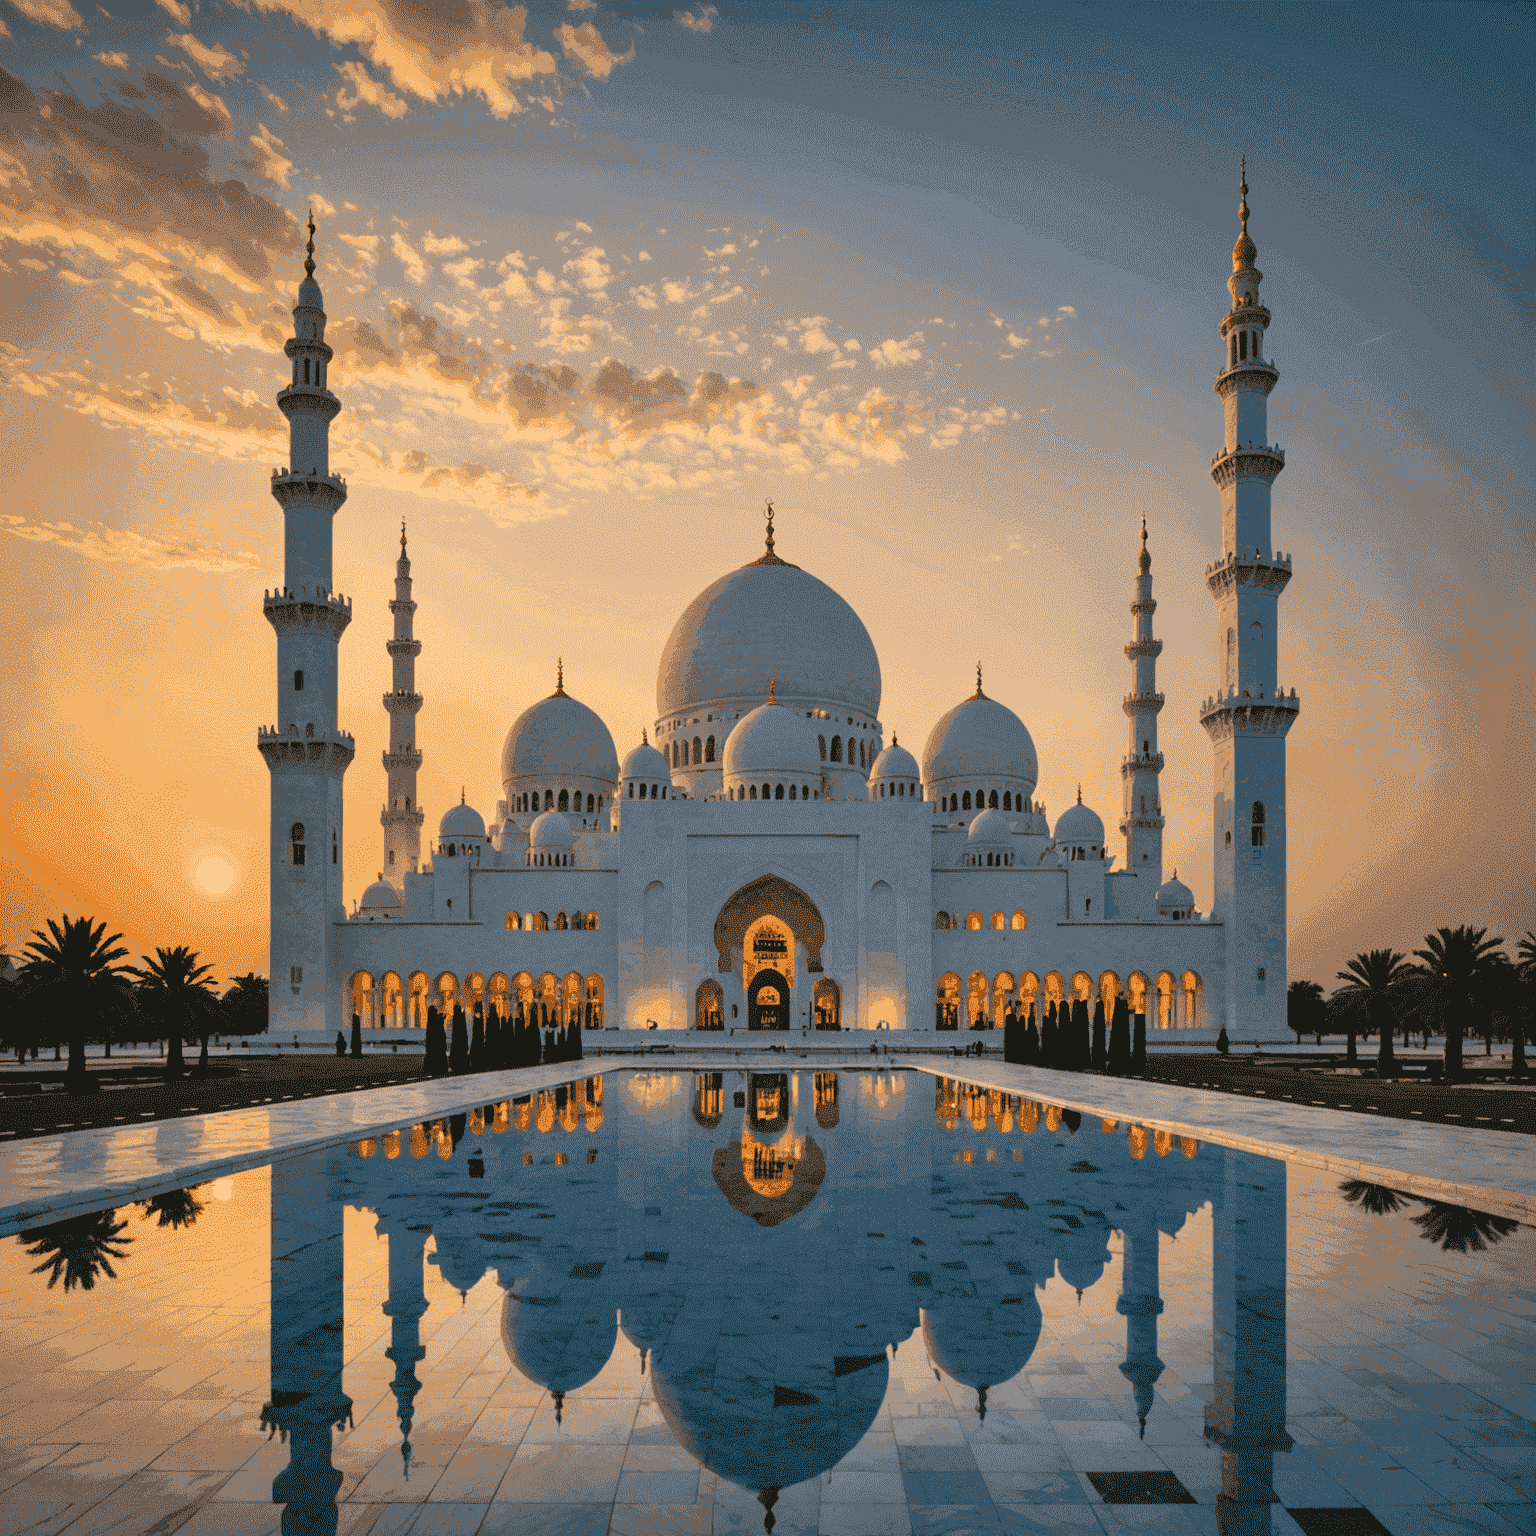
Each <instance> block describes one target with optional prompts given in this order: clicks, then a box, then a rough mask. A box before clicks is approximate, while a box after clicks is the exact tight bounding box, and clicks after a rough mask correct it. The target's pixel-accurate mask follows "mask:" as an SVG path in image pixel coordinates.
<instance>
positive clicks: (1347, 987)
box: [1333, 949, 1413, 1077]
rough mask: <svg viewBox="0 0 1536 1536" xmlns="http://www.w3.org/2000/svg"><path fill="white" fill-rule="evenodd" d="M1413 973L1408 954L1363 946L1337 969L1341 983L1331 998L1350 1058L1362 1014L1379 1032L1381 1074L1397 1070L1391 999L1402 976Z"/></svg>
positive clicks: (1378, 1052) (1369, 1024)
mask: <svg viewBox="0 0 1536 1536" xmlns="http://www.w3.org/2000/svg"><path fill="white" fill-rule="evenodd" d="M1412 974H1413V967H1412V966H1411V965H1409V964H1408V957H1407V955H1404V954H1400V953H1399V952H1398V951H1397V950H1395V949H1371V950H1366V951H1364V952H1363V953H1361V954H1358V955H1356V956H1355V958H1354V959H1353V960H1351V961H1350V962H1349V963H1348V964H1347V965H1346V966H1345V967H1344V969H1343V970H1342V971H1340V972H1339V980H1340V981H1342V982H1343V983H1344V985H1343V986H1342V987H1340V988H1339V989H1338V990H1337V991H1336V992H1335V993H1334V994H1333V1001H1334V1004H1335V1006H1336V1007H1337V1008H1338V1010H1339V1012H1340V1013H1341V1014H1342V1015H1343V1016H1344V1021H1345V1023H1346V1025H1347V1027H1348V1029H1349V1060H1350V1061H1353V1060H1354V1059H1355V1030H1356V1028H1357V1027H1358V1025H1359V1021H1360V1018H1361V1016H1362V1015H1363V1016H1364V1018H1365V1020H1366V1023H1367V1024H1368V1026H1369V1027H1370V1028H1372V1029H1374V1030H1376V1031H1378V1033H1379V1037H1380V1038H1379V1043H1378V1045H1377V1047H1376V1070H1377V1072H1378V1073H1380V1075H1381V1076H1382V1077H1392V1076H1394V1075H1395V1074H1396V1072H1397V1062H1396V1059H1395V1058H1394V1057H1393V1055H1392V1034H1393V1031H1394V1030H1395V1029H1396V1028H1397V1013H1396V1008H1395V1007H1394V1003H1395V1001H1396V997H1397V993H1398V991H1399V989H1400V988H1401V986H1402V983H1403V981H1404V979H1405V978H1406V977H1408V976H1410V975H1412Z"/></svg>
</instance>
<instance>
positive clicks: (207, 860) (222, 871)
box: [192, 853, 238, 896]
mask: <svg viewBox="0 0 1536 1536" xmlns="http://www.w3.org/2000/svg"><path fill="white" fill-rule="evenodd" d="M237 873H238V871H237V870H236V869H235V866H234V864H233V863H232V862H231V861H230V859H229V858H228V857H227V856H226V855H224V854H222V853H205V854H204V855H203V856H202V857H201V858H200V859H199V860H198V861H197V864H196V867H195V868H194V869H193V871H192V883H193V885H195V886H196V887H197V888H198V890H200V891H202V892H203V894H204V895H206V896H226V895H228V894H229V891H230V889H231V887H232V886H233V885H234V883H235V876H236V874H237Z"/></svg>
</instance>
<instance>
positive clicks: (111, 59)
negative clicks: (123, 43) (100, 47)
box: [91, 53, 128, 69]
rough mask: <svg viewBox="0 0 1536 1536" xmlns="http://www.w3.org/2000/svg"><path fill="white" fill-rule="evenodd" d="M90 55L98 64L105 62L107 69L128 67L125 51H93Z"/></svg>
mask: <svg viewBox="0 0 1536 1536" xmlns="http://www.w3.org/2000/svg"><path fill="white" fill-rule="evenodd" d="M91 57H92V58H93V59H95V60H96V62H97V63H98V64H105V65H106V66H107V68H108V69H127V68H128V55H127V54H126V53H93V54H92V55H91Z"/></svg>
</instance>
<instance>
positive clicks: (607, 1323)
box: [501, 1263, 618, 1393]
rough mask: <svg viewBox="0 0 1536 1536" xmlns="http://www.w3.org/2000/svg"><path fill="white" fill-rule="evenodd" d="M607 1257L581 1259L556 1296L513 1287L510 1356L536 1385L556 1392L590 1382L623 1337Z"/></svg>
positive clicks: (505, 1327) (507, 1304) (505, 1316)
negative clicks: (597, 1260)
mask: <svg viewBox="0 0 1536 1536" xmlns="http://www.w3.org/2000/svg"><path fill="white" fill-rule="evenodd" d="M603 1268H604V1266H603V1265H602V1264H601V1263H595V1264H578V1265H576V1266H574V1269H573V1272H572V1274H571V1276H570V1277H569V1278H567V1279H565V1280H563V1281H562V1282H561V1284H560V1289H559V1291H558V1293H557V1294H555V1295H553V1296H534V1295H532V1294H531V1293H530V1294H527V1295H524V1296H519V1295H517V1294H516V1293H514V1292H511V1291H509V1292H508V1293H507V1294H506V1296H505V1298H504V1299H503V1301H502V1304H501V1343H502V1348H503V1349H505V1350H506V1352H507V1358H508V1359H509V1360H510V1361H511V1362H512V1364H513V1365H515V1366H516V1367H517V1369H518V1370H519V1371H521V1372H522V1374H523V1375H524V1376H525V1377H527V1379H528V1380H529V1381H531V1382H533V1383H534V1384H535V1385H536V1386H540V1387H543V1388H545V1389H546V1390H547V1391H550V1392H555V1393H564V1392H574V1391H575V1390H576V1389H577V1388H578V1387H584V1386H586V1384H587V1383H588V1382H589V1381H591V1380H592V1378H593V1377H594V1376H596V1375H597V1373H598V1372H599V1371H600V1370H602V1368H603V1367H604V1366H605V1365H606V1364H607V1363H608V1357H609V1356H610V1355H611V1354H612V1353H613V1346H614V1345H615V1344H616V1343H617V1342H618V1313H617V1309H616V1307H615V1306H614V1301H613V1297H612V1296H611V1295H610V1294H609V1291H608V1287H607V1285H605V1284H604V1283H603V1281H602V1278H601V1277H602V1271H603Z"/></svg>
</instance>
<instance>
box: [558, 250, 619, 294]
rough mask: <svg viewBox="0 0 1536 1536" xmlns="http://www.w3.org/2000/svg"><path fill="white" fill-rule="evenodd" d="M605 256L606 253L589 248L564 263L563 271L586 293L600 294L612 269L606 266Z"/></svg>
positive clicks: (610, 276) (611, 273)
mask: <svg viewBox="0 0 1536 1536" xmlns="http://www.w3.org/2000/svg"><path fill="white" fill-rule="evenodd" d="M607 255H608V253H607V252H606V251H604V250H600V249H599V248H597V247H596V246H592V247H589V248H588V249H587V250H585V251H583V252H582V253H581V255H580V256H577V257H574V258H573V259H572V260H570V261H568V262H566V264H565V271H567V272H569V273H570V274H571V275H572V276H573V277H574V278H575V280H576V281H577V282H578V283H580V284H581V286H582V287H583V288H585V289H586V290H587V292H588V293H601V292H602V291H603V289H605V288H606V287H607V286H608V282H609V279H610V278H612V276H613V268H612V267H610V266H609V265H608V261H607Z"/></svg>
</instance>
